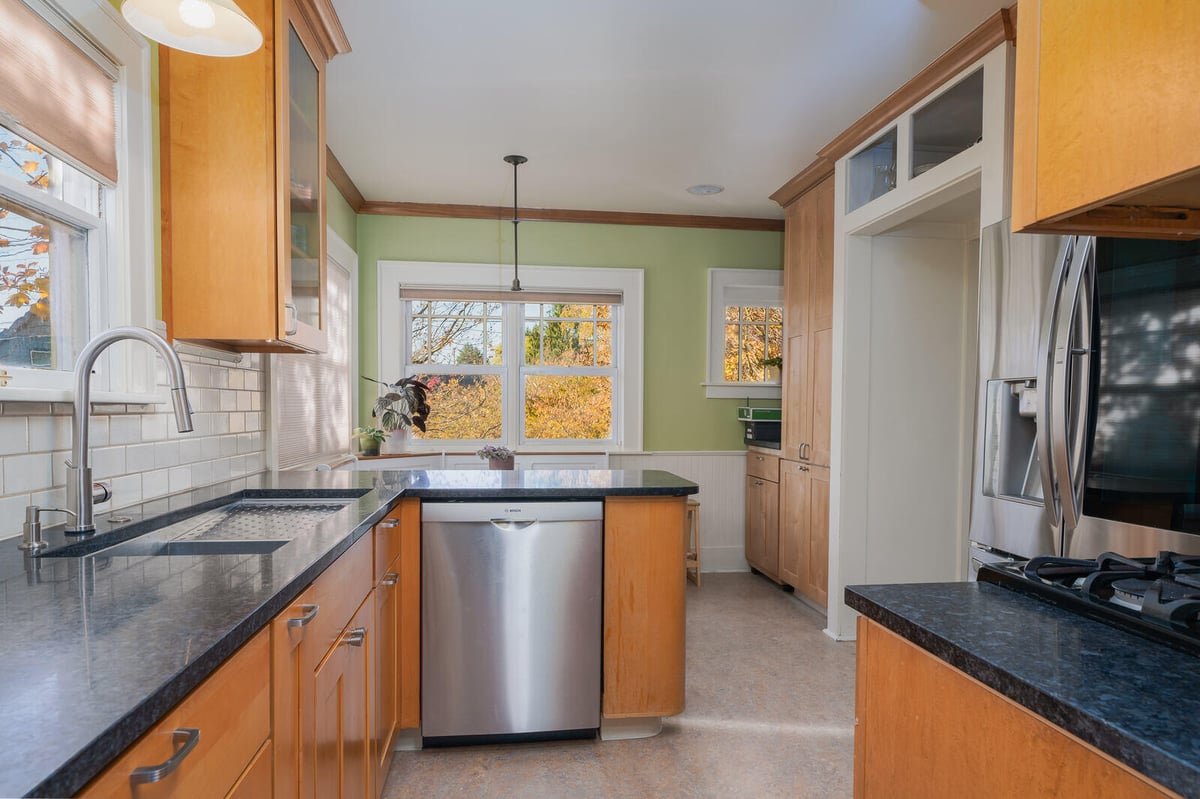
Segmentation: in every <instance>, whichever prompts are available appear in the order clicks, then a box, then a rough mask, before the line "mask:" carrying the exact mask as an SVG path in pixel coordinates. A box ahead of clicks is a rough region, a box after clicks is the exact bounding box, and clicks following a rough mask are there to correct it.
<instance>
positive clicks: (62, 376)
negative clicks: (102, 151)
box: [0, 0, 167, 404]
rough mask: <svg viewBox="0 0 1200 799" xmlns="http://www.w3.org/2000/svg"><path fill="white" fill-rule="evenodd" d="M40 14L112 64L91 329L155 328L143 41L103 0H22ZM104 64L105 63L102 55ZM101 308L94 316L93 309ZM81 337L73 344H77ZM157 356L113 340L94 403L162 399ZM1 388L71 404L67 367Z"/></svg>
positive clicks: (20, 397) (8, 395) (13, 395)
mask: <svg viewBox="0 0 1200 799" xmlns="http://www.w3.org/2000/svg"><path fill="white" fill-rule="evenodd" d="M27 1H28V2H29V4H30V5H31V6H32V7H33V8H34V9H35V10H37V11H38V12H39V13H43V15H44V16H46V18H47V20H48V21H50V22H51V24H53V25H54V26H55V27H56V28H58V29H59V30H61V31H62V32H63V33H64V35H66V36H67V38H69V39H71V40H72V41H74V42H75V43H77V44H79V45H80V47H81V49H83V50H84V52H87V53H88V54H89V55H92V56H93V57H94V58H97V60H98V63H100V64H101V66H102V67H103V68H104V69H106V70H109V71H113V70H115V72H116V74H117V76H118V80H117V83H116V86H115V87H114V96H115V100H116V106H117V108H116V122H117V139H116V151H117V169H118V175H119V185H118V186H117V189H116V190H115V191H113V192H110V193H108V195H107V196H108V198H109V199H108V202H106V203H105V206H104V209H103V212H104V214H105V216H106V217H108V225H107V228H108V231H109V234H108V235H106V236H104V237H103V242H102V245H101V246H102V247H103V250H104V252H103V254H102V256H101V259H102V262H103V266H102V268H103V278H102V279H101V280H98V281H93V285H92V286H90V291H89V293H90V298H89V304H90V306H91V307H92V309H93V311H94V313H93V314H92V316H91V320H90V327H91V330H90V334H91V335H95V334H96V333H99V332H100V331H101V330H103V329H107V328H110V327H117V326H119V325H136V326H138V327H146V328H154V327H155V313H154V306H155V249H154V225H155V220H156V216H155V213H154V164H153V157H154V136H153V119H152V110H151V103H150V97H151V83H150V46H149V44H148V43H147V42H146V40H145V39H144V38H143V37H142V36H141V34H139V33H137V32H136V31H135V30H133V28H131V27H130V26H129V24H128V23H127V22H125V20H124V18H123V17H122V16H121V13H120V11H118V10H117V9H116V8H114V7H113V5H112V4H111V3H109V2H108V0H27ZM106 60H107V61H108V63H104V62H105V61H106ZM101 312H102V313H103V315H104V318H103V319H100V318H99V317H98V313H101ZM86 343H87V342H79V346H80V347H82V346H83V344H86ZM156 361H157V356H156V355H155V354H154V353H153V352H152V351H151V350H150V349H149V348H148V347H140V346H129V347H125V346H118V347H112V348H110V349H109V350H108V351H107V352H106V353H105V355H104V357H103V358H101V359H100V362H99V363H98V366H99V367H100V368H99V369H98V370H97V376H96V378H94V383H93V391H92V400H93V401H94V402H118V403H120V402H128V403H139V404H140V403H150V402H156V403H157V402H166V401H167V397H166V393H165V392H160V391H159V390H158V389H157V388H156V381H155V363H156ZM23 371H24V370H10V372H11V373H12V374H13V377H14V379H13V382H11V383H9V385H8V386H3V387H0V401H29V402H70V401H71V399H72V398H73V396H74V388H73V386H72V383H71V372H70V371H61V370H59V371H55V372H42V373H41V375H39V377H42V376H54V377H55V378H57V379H53V380H52V381H50V384H49V385H47V384H46V382H45V381H44V378H43V379H39V380H38V383H41V385H28V384H26V385H22V380H21V376H22V375H21V372H23Z"/></svg>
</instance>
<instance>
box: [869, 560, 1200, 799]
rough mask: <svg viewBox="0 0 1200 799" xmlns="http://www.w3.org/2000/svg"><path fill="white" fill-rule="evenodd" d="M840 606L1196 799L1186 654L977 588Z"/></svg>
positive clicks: (1199, 665) (936, 588)
mask: <svg viewBox="0 0 1200 799" xmlns="http://www.w3.org/2000/svg"><path fill="white" fill-rule="evenodd" d="M846 604H848V605H849V606H850V607H852V608H854V609H855V610H857V611H859V612H860V613H862V614H863V615H864V616H866V617H867V618H869V619H871V620H873V621H875V622H878V623H879V624H881V625H883V626H884V627H886V628H887V629H889V630H891V631H892V632H894V633H896V634H897V635H899V636H901V637H902V638H905V639H907V640H908V641H911V642H912V643H914V644H916V645H917V646H919V647H921V648H922V649H924V650H926V651H928V652H929V653H931V654H932V655H934V656H935V657H937V658H939V659H941V660H943V661H945V662H946V663H948V664H950V665H951V666H953V667H954V668H956V669H958V670H959V671H961V672H963V673H965V674H967V675H969V676H971V677H973V678H975V679H976V680H978V681H979V682H981V683H983V684H984V685H986V686H988V687H989V688H992V689H993V690H995V691H997V692H999V693H1000V694H1003V695H1004V696H1006V697H1008V698H1009V699H1011V700H1012V701H1014V702H1016V703H1017V704H1019V705H1022V706H1023V707H1025V708H1027V709H1028V710H1030V711H1032V712H1034V713H1036V714H1037V715H1039V716H1041V717H1042V718H1044V719H1046V720H1047V721H1049V722H1051V723H1052V724H1054V725H1056V726H1058V727H1061V728H1062V729H1064V730H1066V731H1067V732H1069V733H1071V734H1072V735H1074V736H1075V737H1077V738H1079V739H1080V740H1082V741H1084V742H1086V743H1088V744H1091V745H1092V746H1094V747H1095V748H1096V749H1099V750H1100V751H1101V752H1104V753H1105V754H1107V755H1109V756H1110V757H1112V758H1113V759H1115V760H1117V761H1119V762H1121V763H1124V764H1125V765H1126V766H1129V767H1130V768H1132V769H1133V770H1134V771H1137V772H1139V773H1141V774H1144V775H1145V776H1147V777H1149V778H1150V779H1152V780H1154V781H1155V782H1157V783H1159V784H1161V785H1163V786H1165V787H1167V788H1170V789H1171V790H1174V791H1177V792H1178V793H1180V794H1181V795H1183V796H1185V797H1188V798H1189V799H1200V732H1197V727H1196V719H1198V718H1200V693H1198V692H1197V690H1196V686H1197V685H1200V658H1197V657H1196V656H1195V655H1191V654H1188V653H1185V652H1180V651H1177V650H1175V649H1172V648H1170V647H1168V646H1165V645H1163V644H1159V643H1155V642H1151V641H1147V640H1145V639H1143V638H1139V637H1138V636H1135V635H1132V634H1129V633H1126V632H1124V631H1122V630H1118V629H1116V628H1114V627H1111V626H1109V625H1107V624H1103V623H1101V622H1098V621H1093V620H1091V619H1088V618H1085V617H1083V616H1080V615H1079V614H1076V613H1074V612H1072V611H1069V610H1065V609H1063V608H1058V607H1054V606H1052V605H1049V604H1046V603H1044V602H1042V601H1039V600H1037V599H1034V598H1032V597H1028V596H1023V595H1021V594H1018V593H1015V592H1013V591H1010V590H1008V589H1005V588H1002V587H999V586H995V585H991V584H986V583H923V584H910V585H870V586H850V587H847V589H846ZM1014 768H1019V765H1018V764H1014Z"/></svg>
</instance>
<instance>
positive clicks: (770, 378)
mask: <svg viewBox="0 0 1200 799" xmlns="http://www.w3.org/2000/svg"><path fill="white" fill-rule="evenodd" d="M762 365H763V369H764V370H766V379H767V382H768V383H778V382H779V376H780V372H781V371H782V369H783V358H763V361H762Z"/></svg>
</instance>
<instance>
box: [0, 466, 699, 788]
mask: <svg viewBox="0 0 1200 799" xmlns="http://www.w3.org/2000/svg"><path fill="white" fill-rule="evenodd" d="M698 490H699V488H698V487H697V486H696V485H695V484H694V483H690V482H688V481H686V480H683V479H681V478H679V477H676V476H675V475H673V474H670V473H668V472H661V471H570V470H562V471H513V472H500V471H496V472H489V471H396V472H387V471H360V472H351V471H347V472H286V473H267V474H262V475H256V476H253V477H248V478H242V479H238V480H233V481H230V482H228V483H222V484H220V485H217V486H212V487H209V488H205V489H199V490H196V491H192V492H187V493H185V494H180V495H176V496H173V497H168V498H164V499H161V500H155V501H152V502H147V503H145V504H143V505H141V506H138V507H135V508H132V509H123V510H122V511H120V513H121V515H122V516H127V517H129V521H121V522H119V523H115V524H109V523H107V519H108V517H109V516H110V515H111V514H110V513H109V512H98V513H97V523H98V527H100V528H101V529H100V531H99V532H98V533H97V534H95V535H94V536H93V537H92V538H90V539H89V540H88V541H87V542H85V543H84V544H80V543H79V542H78V540H77V539H68V538H66V537H65V536H64V535H63V534H62V533H61V532H60V531H58V530H56V529H48V530H47V535H46V538H47V540H48V541H49V542H50V545H51V549H50V550H49V551H48V554H43V555H42V556H41V557H37V558H26V557H24V556H23V555H22V553H20V552H19V551H18V550H17V548H16V542H17V540H18V539H9V540H7V541H3V542H0V709H2V711H3V715H2V717H0V752H3V765H2V766H0V796H21V795H25V796H70V795H73V794H75V793H76V792H78V791H79V790H80V789H81V788H82V787H83V786H84V785H86V784H87V782H88V781H89V780H90V779H91V778H92V777H94V776H95V775H96V774H98V773H99V772H100V771H101V770H102V769H103V768H104V766H105V765H107V764H108V763H109V762H110V761H112V760H113V759H114V758H115V757H116V756H117V755H119V754H120V753H121V752H122V751H124V750H125V749H126V748H127V747H128V746H129V745H130V744H131V743H133V742H134V741H135V740H137V738H138V737H140V736H141V735H142V734H143V733H144V732H146V731H147V730H148V729H150V728H151V727H152V726H153V725H154V724H155V723H157V721H158V720H159V719H160V718H162V717H163V716H164V715H165V714H166V713H167V711H169V710H170V709H171V708H172V707H173V706H174V705H176V704H177V703H178V702H179V701H180V700H181V699H183V697H184V696H186V695H187V694H188V693H189V692H190V691H191V690H192V689H193V688H195V687H196V686H197V685H199V684H200V682H202V681H203V680H204V678H205V677H207V676H208V675H209V674H211V673H212V672H213V671H214V670H215V669H216V668H217V667H218V666H219V665H220V664H221V663H222V662H224V661H225V659H227V658H228V657H229V656H230V655H231V654H233V652H234V651H235V650H236V649H237V648H238V647H240V646H241V645H242V644H243V643H245V642H246V641H248V640H249V639H250V637H251V636H253V635H254V633H256V632H257V631H258V630H260V629H262V628H263V627H264V626H265V625H266V624H267V622H268V621H270V619H271V618H272V617H274V616H275V615H276V614H278V613H279V612H280V611H282V610H283V609H284V608H286V607H287V606H288V605H289V604H290V603H291V602H292V601H294V600H295V598H296V597H297V596H298V595H299V594H300V592H301V591H302V590H303V589H304V588H305V586H307V585H308V584H309V583H311V582H312V581H313V580H314V579H316V577H317V576H318V575H319V574H320V573H321V572H322V571H324V570H325V568H326V567H328V566H329V565H330V564H331V563H333V561H335V560H336V559H337V558H338V556H340V555H341V554H342V553H343V552H345V551H346V550H347V549H349V548H350V546H351V544H353V543H354V541H356V540H357V539H358V538H359V537H361V536H362V535H365V534H366V533H367V532H368V531H369V530H370V529H371V527H372V525H374V524H375V523H376V522H378V521H379V520H380V519H381V518H382V517H383V516H384V515H385V514H386V513H387V511H388V509H389V508H391V507H392V506H393V505H394V504H395V502H396V500H397V499H398V498H399V497H401V496H404V495H407V496H417V497H421V498H422V499H424V500H425V501H467V500H488V499H527V500H530V499H531V500H537V499H544V500H559V501H561V500H570V499H592V498H598V497H608V496H683V495H687V494H694V493H696V492H697V491H698ZM283 496H286V497H289V498H291V497H298V498H308V499H331V498H338V499H339V501H344V502H345V503H346V506H345V507H344V508H342V509H341V510H339V511H336V512H333V513H329V514H327V515H325V516H323V518H321V519H320V520H319V521H314V522H313V523H312V524H311V526H310V527H309V528H307V529H304V530H300V531H296V532H295V534H294V537H293V538H292V540H291V541H290V542H289V543H288V544H286V545H285V546H282V547H280V548H279V549H277V550H275V551H274V552H271V553H269V554H255V555H203V556H198V555H189V556H170V557H147V556H109V555H104V554H103V553H100V554H96V555H93V556H87V557H84V556H78V555H79V554H80V553H81V552H82V551H83V550H84V549H87V550H89V551H94V550H95V549H96V548H97V547H98V546H107V545H110V544H115V543H118V542H121V541H124V540H128V539H130V538H132V537H135V536H138V535H141V534H142V533H144V532H147V531H148V530H150V529H156V528H158V527H161V526H162V524H163V523H164V522H168V523H169V522H176V521H182V520H185V519H187V518H189V517H191V516H194V515H196V514H197V513H200V512H203V511H206V510H211V509H213V508H216V507H219V506H222V505H225V504H228V503H229V502H231V501H234V500H237V499H241V498H280V497H283Z"/></svg>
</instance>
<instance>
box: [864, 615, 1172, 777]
mask: <svg viewBox="0 0 1200 799" xmlns="http://www.w3.org/2000/svg"><path fill="white" fill-rule="evenodd" d="M857 661H858V662H857V684H856V714H855V715H856V721H855V727H854V797H855V799H877V798H884V799H925V797H931V796H939V797H940V796H970V797H973V799H1009V798H1010V797H1014V796H1020V797H1023V798H1025V799H1085V798H1086V799H1166V798H1167V797H1176V798H1177V796H1178V795H1177V794H1175V793H1173V792H1171V791H1168V790H1167V789H1165V788H1163V787H1162V786H1160V785H1157V784H1155V783H1153V782H1151V781H1150V780H1148V779H1147V778H1146V777H1144V776H1142V775H1140V774H1136V773H1135V772H1133V771H1131V770H1130V769H1129V768H1127V767H1126V766H1124V765H1122V764H1120V763H1118V762H1117V761H1115V760H1113V759H1112V758H1110V757H1109V756H1107V755H1105V754H1103V753H1101V752H1099V751H1097V750H1096V749H1093V748H1092V747H1091V746H1089V745H1087V744H1085V743H1084V742H1082V741H1080V740H1079V739H1078V738H1076V737H1075V736H1073V735H1071V734H1070V733H1068V732H1066V731H1065V730H1063V729H1061V728H1060V727H1057V726H1055V725H1053V724H1051V723H1050V722H1048V721H1046V720H1045V719H1043V718H1042V717H1040V716H1038V715H1036V714H1034V713H1032V712H1030V711H1029V710H1027V709H1025V708H1024V707H1021V706H1020V705H1018V704H1017V703H1016V702H1013V701H1012V700H1011V699H1008V698H1007V697H1005V696H1002V695H1001V694H999V693H997V692H996V691H994V690H992V689H991V688H988V687H987V686H985V685H983V684H982V683H980V682H978V681H976V680H975V679H973V678H971V677H969V676H967V675H966V674H964V673H963V672H961V671H959V670H957V669H955V668H954V667H952V666H950V665H949V664H948V663H946V662H945V661H942V660H940V659H938V658H937V657H935V656H933V655H931V654H930V653H929V652H926V651H925V650H924V649H921V648H920V647H918V646H916V645H915V644H913V643H911V642H909V641H907V640H905V639H904V638H901V637H900V636H898V635H896V634H895V633H893V632H891V631H890V630H888V629H886V628H884V627H883V626H882V625H880V624H878V623H876V622H874V621H871V620H870V619H867V618H866V617H860V618H859V620H858V658H857Z"/></svg>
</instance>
